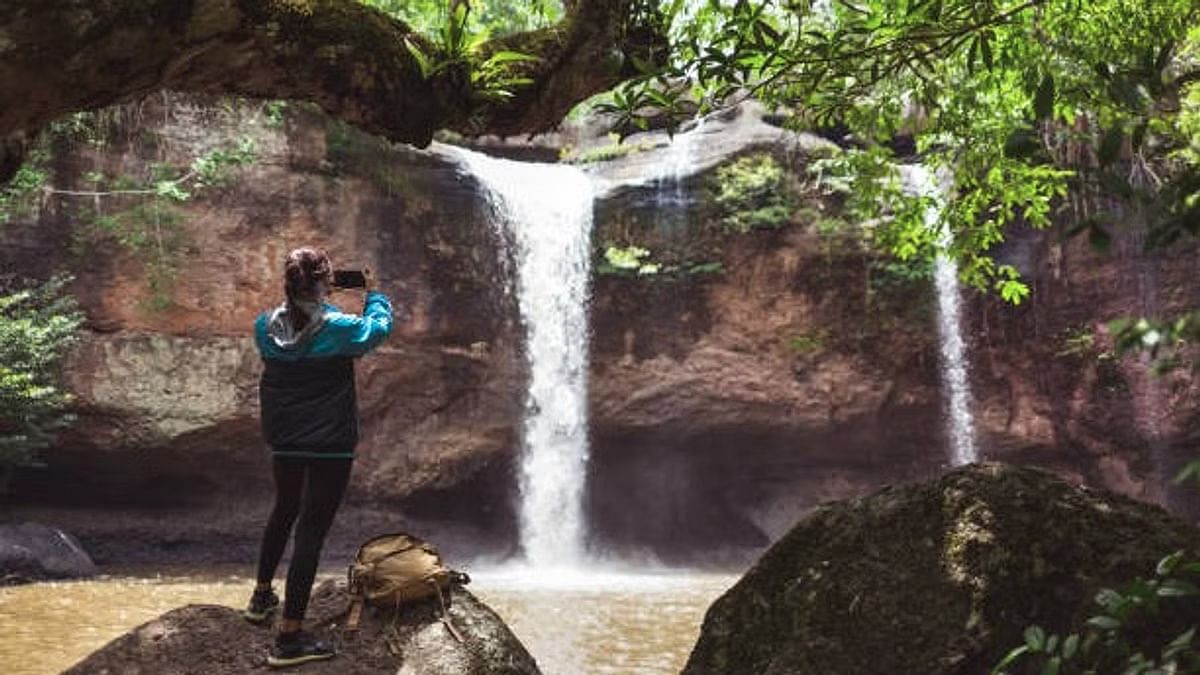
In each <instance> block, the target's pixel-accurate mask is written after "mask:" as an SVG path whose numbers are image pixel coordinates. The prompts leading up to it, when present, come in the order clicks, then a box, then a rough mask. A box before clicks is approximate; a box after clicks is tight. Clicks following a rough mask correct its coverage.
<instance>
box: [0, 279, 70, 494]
mask: <svg viewBox="0 0 1200 675" xmlns="http://www.w3.org/2000/svg"><path fill="white" fill-rule="evenodd" d="M68 281H69V279H67V278H65V277H57V278H55V279H52V280H50V281H48V282H46V283H44V284H41V285H38V286H33V287H30V288H24V289H21V290H17V291H13V292H9V293H7V294H4V295H0V475H2V474H3V472H4V470H6V469H7V468H9V467H11V466H20V465H25V464H29V463H31V462H33V461H34V460H35V459H36V458H37V451H38V450H41V449H42V448H45V447H47V446H48V445H50V442H51V440H52V439H53V437H54V432H56V431H57V430H59V429H61V428H63V427H65V426H66V425H68V424H70V422H71V421H72V417H71V416H70V414H69V413H67V412H66V407H67V404H68V402H69V397H68V396H67V395H66V394H65V393H63V392H62V391H60V390H59V389H58V387H57V380H56V378H57V374H58V366H59V364H60V363H61V361H62V358H63V355H64V354H65V352H66V350H67V348H69V347H70V345H71V344H73V343H74V341H75V339H76V333H77V331H78V329H79V325H80V323H81V322H82V320H83V317H82V315H81V314H80V312H79V310H78V309H77V307H76V304H75V301H74V299H73V298H72V297H71V296H70V295H69V294H67V292H66V284H67V283H68Z"/></svg>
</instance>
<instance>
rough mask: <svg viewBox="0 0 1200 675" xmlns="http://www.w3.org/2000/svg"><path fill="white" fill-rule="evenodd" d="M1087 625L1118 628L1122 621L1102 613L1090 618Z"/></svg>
mask: <svg viewBox="0 0 1200 675" xmlns="http://www.w3.org/2000/svg"><path fill="white" fill-rule="evenodd" d="M1087 625H1089V626H1091V627H1093V628H1098V629H1100V630H1116V629H1117V628H1120V627H1121V622H1120V621H1117V620H1116V619H1114V618H1113V617H1111V616H1107V615H1105V614H1101V615H1099V616H1093V617H1092V618H1090V619H1088V620H1087Z"/></svg>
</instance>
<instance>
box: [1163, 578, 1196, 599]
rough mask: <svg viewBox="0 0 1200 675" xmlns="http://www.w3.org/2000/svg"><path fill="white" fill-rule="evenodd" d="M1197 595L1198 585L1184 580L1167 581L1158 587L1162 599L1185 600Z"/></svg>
mask: <svg viewBox="0 0 1200 675" xmlns="http://www.w3.org/2000/svg"><path fill="white" fill-rule="evenodd" d="M1196 594H1197V589H1196V585H1195V584H1193V583H1190V582H1187V581H1184V580H1182V579H1167V580H1166V581H1164V582H1163V583H1162V585H1161V586H1159V587H1158V596H1159V597H1160V598H1184V597H1189V596H1193V595H1196Z"/></svg>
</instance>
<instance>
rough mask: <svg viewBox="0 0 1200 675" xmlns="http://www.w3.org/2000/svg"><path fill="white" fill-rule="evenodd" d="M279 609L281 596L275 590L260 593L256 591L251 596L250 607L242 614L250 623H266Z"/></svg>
mask: <svg viewBox="0 0 1200 675" xmlns="http://www.w3.org/2000/svg"><path fill="white" fill-rule="evenodd" d="M277 609H279V596H278V595H275V591H274V589H267V590H265V591H260V590H258V589H255V591H254V594H253V595H251V596H250V606H249V607H247V608H246V611H244V612H242V618H244V619H245V620H247V621H249V622H250V623H266V621H267V619H270V618H271V615H272V614H274V613H275V610H277Z"/></svg>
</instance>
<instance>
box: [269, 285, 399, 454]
mask: <svg viewBox="0 0 1200 675" xmlns="http://www.w3.org/2000/svg"><path fill="white" fill-rule="evenodd" d="M310 309H314V310H316V311H313V312H310V316H309V320H308V322H307V323H306V324H305V325H304V327H303V328H302V329H301V330H296V329H295V328H294V327H293V325H292V321H291V319H290V317H289V316H288V311H289V308H288V305H286V304H284V305H282V306H280V307H278V308H276V309H274V310H271V311H269V312H264V313H263V314H261V315H259V317H258V319H257V320H256V321H255V322H254V338H255V342H256V343H257V345H258V351H259V354H261V355H262V358H263V373H262V380H261V381H260V383H259V389H258V395H259V403H260V404H261V408H262V429H263V436H264V437H265V438H266V440H267V443H268V444H269V445H270V446H271V452H272V453H273V454H274V456H275V457H281V458H321V459H325V458H327V459H349V458H352V457H354V447H355V445H357V444H358V405H357V401H356V399H355V394H354V358H355V357H358V356H362V355H363V354H366V353H367V352H369V351H371V350H372V349H374V348H375V347H377V346H378V345H379V344H380V343H381V342H383V340H384V339H385V338H386V337H387V336H388V335H389V334H390V333H391V332H392V304H391V302H389V301H388V299H387V296H385V295H384V294H382V293H379V292H377V291H370V292H368V293H367V297H366V302H365V303H364V306H363V313H362V316H358V315H355V314H345V313H343V312H341V311H340V310H338V308H337V307H334V306H333V305H330V304H324V305H321V306H319V307H317V306H314V307H312V308H310Z"/></svg>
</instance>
